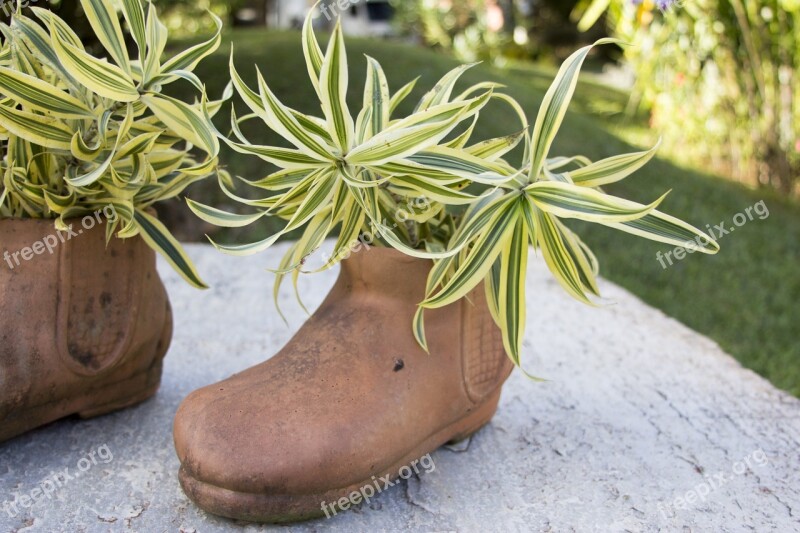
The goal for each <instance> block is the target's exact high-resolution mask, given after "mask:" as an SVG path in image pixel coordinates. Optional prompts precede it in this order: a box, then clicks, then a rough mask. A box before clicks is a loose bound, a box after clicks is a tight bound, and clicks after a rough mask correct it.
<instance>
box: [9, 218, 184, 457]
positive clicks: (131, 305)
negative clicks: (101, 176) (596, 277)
mask: <svg viewBox="0 0 800 533" xmlns="http://www.w3.org/2000/svg"><path fill="white" fill-rule="evenodd" d="M73 226H74V228H76V232H75V234H74V235H72V237H71V238H69V239H67V238H66V235H65V234H63V233H62V234H61V236H64V237H65V238H64V240H63V241H62V240H61V238H60V236H59V233H58V232H57V231H56V230H55V229H54V225H53V221H51V220H19V219H7V220H0V242H2V247H3V250H2V252H4V253H5V252H7V253H6V255H5V259H6V260H5V261H4V262H3V263H2V264H0V300H2V301H3V302H4V303H5V304H6V305H5V310H4V311H3V312H2V314H0V370H1V371H2V372H0V442H2V441H5V440H8V439H11V438H13V437H15V436H17V435H20V434H22V433H24V432H26V431H29V430H31V429H34V428H36V427H39V426H42V425H44V424H48V423H50V422H53V421H55V420H58V419H60V418H63V417H66V416H70V415H76V414H77V415H79V416H81V417H82V418H91V417H94V416H99V415H103V414H106V413H110V412H112V411H116V410H118V409H122V408H124V407H129V406H131V405H135V404H137V403H140V402H142V401H144V400H147V399H148V398H150V397H151V396H153V395H154V394H155V393H156V391H157V390H158V387H159V383H160V381H161V369H162V360H163V358H164V356H165V355H166V353H167V350H168V349H169V345H170V341H171V338H172V312H171V310H170V307H169V301H168V299H167V293H166V291H165V289H164V286H163V284H162V282H161V279H160V278H159V276H158V272H157V271H156V261H155V253H154V252H153V251H152V250H151V249H150V248H148V246H147V245H146V244H145V243H144V241H143V240H141V239H140V238H138V237H137V238H133V239H129V240H127V241H122V240H119V239H116V238H114V239H112V240H111V241H110V242H109V244H108V245H107V246H106V242H105V227H104V225H103V224H98V225H97V226H96V227H93V228H92V229H78V228H81V222H80V221H76V222H75V224H74V225H73ZM45 245H47V246H45ZM24 250H27V251H25V252H24V253H23V251H24ZM37 250H38V251H39V252H40V253H37V252H36V251H37ZM28 252H31V253H28ZM12 303H13V305H12Z"/></svg>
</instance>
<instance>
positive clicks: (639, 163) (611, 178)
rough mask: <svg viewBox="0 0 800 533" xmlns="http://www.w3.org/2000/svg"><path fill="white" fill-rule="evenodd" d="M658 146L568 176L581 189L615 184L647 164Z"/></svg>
mask: <svg viewBox="0 0 800 533" xmlns="http://www.w3.org/2000/svg"><path fill="white" fill-rule="evenodd" d="M660 145H661V142H660V141H659V143H658V144H656V146H654V147H653V148H652V149H650V150H647V151H645V152H638V153H635V154H624V155H618V156H614V157H609V158H608V159H603V160H602V161H597V162H596V163H590V164H588V165H586V166H584V167H581V168H579V169H577V170H573V171H571V172H569V173H568V174H569V177H570V178H571V179H572V182H573V183H575V185H580V186H581V187H603V186H605V185H609V184H611V183H616V182H618V181H621V180H624V179H625V178H627V177H628V176H630V175H631V174H633V173H634V172H636V171H637V170H639V169H641V168H642V167H644V166H645V165H646V164H647V163H649V162H650V160H651V159H653V157H654V156H655V155H656V152H657V151H658V147H659V146H660Z"/></svg>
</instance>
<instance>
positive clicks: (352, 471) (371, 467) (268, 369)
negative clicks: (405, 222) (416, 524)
mask: <svg viewBox="0 0 800 533" xmlns="http://www.w3.org/2000/svg"><path fill="white" fill-rule="evenodd" d="M430 268H431V262H430V261H425V260H420V259H414V258H410V257H408V256H406V255H403V254H402V253H400V252H397V251H394V250H390V249H385V248H369V249H365V250H363V251H360V252H358V253H356V254H354V255H353V256H352V257H350V258H349V259H347V260H345V261H344V262H343V263H342V269H341V273H340V275H339V278H338V281H337V282H336V284H335V285H334V287H333V289H332V290H331V292H330V294H329V295H328V297H327V298H326V300H325V301H324V302H323V303H322V305H321V306H320V308H319V309H318V310H317V311H316V312H315V313H314V314H313V316H312V317H311V318H310V319H309V320H308V322H307V323H306V324H305V325H304V326H303V327H302V328H301V329H300V331H299V332H298V333H297V335H296V336H295V337H294V338H293V339H292V340H291V341H290V342H289V343H288V344H287V346H286V347H285V348H284V349H283V350H282V351H281V352H280V353H278V354H277V355H276V356H275V357H273V358H272V359H270V360H268V361H266V362H265V363H262V364H260V365H258V366H255V367H253V368H251V369H249V370H246V371H244V372H242V373H240V374H237V375H235V376H233V377H231V378H230V379H228V380H226V381H223V382H221V383H218V384H216V385H211V386H209V387H206V388H204V389H201V390H199V391H196V392H194V393H193V394H191V395H190V396H189V397H188V398H187V399H186V400H185V401H184V402H183V404H182V405H181V407H180V409H179V410H178V413H177V415H176V418H175V445H176V449H177V453H178V457H179V458H180V461H181V469H180V481H181V485H182V486H183V489H184V491H185V492H186V494H187V495H188V496H189V497H190V498H191V499H192V500H193V501H194V502H195V503H197V505H198V506H200V507H201V508H203V509H205V510H207V511H208V512H210V513H213V514H216V515H221V516H226V517H230V518H235V519H242V520H248V521H257V522H291V521H297V520H303V519H308V518H313V517H318V516H324V515H325V514H326V513H325V510H324V508H323V507H322V506H321V502H336V501H338V500H339V499H340V498H342V497H347V496H349V495H350V494H351V493H353V492H354V491H358V490H359V489H360V488H362V487H364V486H366V485H369V484H372V483H373V476H374V479H380V478H386V477H387V476H388V479H392V480H393V479H396V478H397V477H398V475H399V474H398V472H399V471H400V470H401V469H402V468H403V467H404V466H407V465H409V464H411V463H412V462H414V461H416V460H418V459H420V458H421V457H424V456H425V455H426V454H428V453H430V452H432V451H434V450H436V449H437V448H439V447H440V446H442V445H444V444H446V443H448V442H450V441H453V440H462V439H465V438H467V437H468V436H469V435H471V434H473V433H474V432H476V431H478V430H479V429H480V428H481V427H483V426H484V425H486V424H488V423H489V421H490V420H491V418H492V416H493V415H494V413H495V411H496V410H497V404H498V401H499V399H500V388H501V386H502V384H503V383H504V381H505V380H506V379H507V377H508V376H509V374H510V373H511V370H512V368H513V365H512V363H511V361H510V360H509V358H508V357H507V356H506V354H505V351H504V350H503V342H502V338H501V334H500V331H499V329H498V328H497V326H496V325H495V324H494V322H493V320H492V317H491V314H490V313H489V310H488V307H487V304H486V300H485V296H484V291H483V288H482V287H481V288H480V290H476V291H474V292H473V293H472V294H471V295H470V298H469V299H464V300H462V301H460V302H458V303H456V304H453V305H451V306H449V307H446V308H443V309H439V310H435V311H430V312H428V313H426V328H427V331H428V344H429V347H430V354H427V353H425V352H424V351H423V350H422V348H420V346H419V345H418V343H417V341H416V340H415V339H414V335H413V332H412V327H411V324H412V322H413V317H414V313H415V311H416V309H417V304H418V303H419V302H421V301H422V300H423V299H424V296H425V284H426V279H427V276H428V272H429V271H430Z"/></svg>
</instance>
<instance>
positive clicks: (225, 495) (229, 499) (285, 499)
mask: <svg viewBox="0 0 800 533" xmlns="http://www.w3.org/2000/svg"><path fill="white" fill-rule="evenodd" d="M499 402H500V391H498V392H497V394H496V395H495V396H494V397H493V398H491V399H490V400H489V401H487V402H486V403H485V404H484V405H482V406H479V407H478V408H476V409H475V410H474V411H473V412H471V413H470V414H469V415H468V416H466V417H464V418H463V419H462V420H459V421H458V422H456V423H454V424H452V425H451V426H449V427H447V428H445V429H443V430H442V431H439V432H438V433H436V434H435V435H433V436H432V437H430V438H429V439H427V440H426V441H425V442H423V443H422V444H420V445H419V446H417V447H416V448H415V449H414V451H412V452H410V453H409V454H408V455H406V456H405V457H404V458H403V459H402V460H400V461H399V462H397V463H396V464H394V465H392V466H391V467H390V468H388V469H386V470H385V471H383V472H379V473H377V474H376V475H374V476H370V477H369V478H367V479H364V480H362V481H360V482H358V483H354V484H352V485H350V486H349V487H343V488H340V489H335V490H330V491H327V492H324V493H318V494H258V493H245V492H237V491H234V490H230V489H226V488H224V487H218V486H216V485H212V484H210V483H205V482H203V481H200V480H198V479H195V478H194V477H192V475H191V474H190V473H189V472H188V471H187V469H185V468H184V467H181V469H180V471H179V479H180V483H181V487H182V488H183V491H184V492H185V493H186V495H187V496H189V498H190V499H191V500H192V501H194V502H195V503H196V504H197V505H198V506H199V507H200V508H201V509H204V510H206V511H208V512H209V513H211V514H215V515H218V516H223V517H226V518H233V519H237V520H244V521H249V522H259V523H269V524H281V523H291V522H300V521H303V520H311V519H314V518H322V517H326V516H327V517H332V516H334V515H335V514H338V513H341V512H344V511H343V510H342V509H340V508H338V507H335V512H334V511H333V510H328V512H327V513H326V510H325V509H324V504H329V505H331V504H332V505H334V506H335V505H336V502H337V501H338V500H339V499H341V498H349V497H350V495H351V494H353V493H358V492H359V491H360V490H361V489H362V488H364V487H367V486H370V485H371V486H373V487H374V486H375V483H376V480H384V479H388V480H389V481H390V482H392V483H393V482H394V481H396V480H397V479H399V477H400V475H399V472H400V470H401V469H402V468H403V467H404V466H408V465H411V464H412V462H413V461H416V460H418V459H419V458H420V457H424V456H425V455H426V454H429V453H431V452H433V451H435V450H437V449H438V448H440V447H441V446H443V445H446V444H453V443H457V442H461V441H463V440H466V439H468V438H469V437H471V436H472V435H474V434H475V433H477V432H478V431H480V430H481V429H482V428H483V427H484V426H486V425H487V424H489V422H491V420H492V417H494V415H495V413H496V412H497V405H498V403H499ZM379 486H381V488H382V486H383V483H382V482H379ZM376 494H377V492H376Z"/></svg>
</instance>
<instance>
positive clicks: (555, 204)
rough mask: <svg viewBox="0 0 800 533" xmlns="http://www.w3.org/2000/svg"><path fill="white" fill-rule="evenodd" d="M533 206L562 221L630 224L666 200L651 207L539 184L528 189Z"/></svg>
mask: <svg viewBox="0 0 800 533" xmlns="http://www.w3.org/2000/svg"><path fill="white" fill-rule="evenodd" d="M525 191H526V193H527V195H528V196H529V197H530V198H531V200H532V201H533V203H534V204H535V205H536V207H538V208H539V209H541V210H542V211H545V212H547V213H550V214H552V215H555V216H557V217H559V218H576V219H579V220H584V221H587V222H629V221H632V220H636V219H639V218H642V217H643V216H645V215H647V214H649V213H651V212H653V211H654V210H655V209H656V208H657V207H658V206H659V205H660V204H661V202H663V201H664V199H665V198H666V197H667V195H666V194H665V195H664V196H662V197H661V198H659V199H658V200H656V201H655V202H653V203H652V204H650V205H642V204H639V203H636V202H631V201H629V200H623V199H621V198H617V197H614V196H611V195H608V194H604V193H601V192H599V191H595V190H592V189H586V188H584V187H578V186H577V185H571V184H569V183H562V182H559V181H537V182H536V183H532V184H531V185H529V186H528V187H526V188H525Z"/></svg>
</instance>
